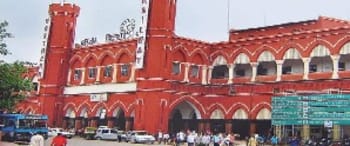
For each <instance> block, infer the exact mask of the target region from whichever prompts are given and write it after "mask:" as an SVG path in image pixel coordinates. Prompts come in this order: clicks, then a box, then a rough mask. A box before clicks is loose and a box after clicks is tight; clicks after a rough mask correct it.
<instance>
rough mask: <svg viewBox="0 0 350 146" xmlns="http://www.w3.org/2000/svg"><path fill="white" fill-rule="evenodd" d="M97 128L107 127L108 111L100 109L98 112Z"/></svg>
mask: <svg viewBox="0 0 350 146" xmlns="http://www.w3.org/2000/svg"><path fill="white" fill-rule="evenodd" d="M96 120H97V126H106V125H107V110H106V109H105V108H103V107H100V108H99V109H98V110H97V112H96Z"/></svg>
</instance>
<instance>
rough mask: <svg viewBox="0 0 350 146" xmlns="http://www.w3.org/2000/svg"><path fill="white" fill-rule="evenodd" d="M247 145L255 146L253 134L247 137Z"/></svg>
mask: <svg viewBox="0 0 350 146" xmlns="http://www.w3.org/2000/svg"><path fill="white" fill-rule="evenodd" d="M248 146H257V141H256V138H255V136H254V135H252V136H251V137H250V138H249V141H248Z"/></svg>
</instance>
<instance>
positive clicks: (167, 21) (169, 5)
mask: <svg viewBox="0 0 350 146" xmlns="http://www.w3.org/2000/svg"><path fill="white" fill-rule="evenodd" d="M144 2H149V9H148V10H144V9H142V11H148V20H146V21H147V22H146V23H147V31H146V36H147V38H146V43H145V44H146V46H145V56H144V57H145V59H144V67H143V68H142V69H140V70H139V73H138V77H141V78H152V77H160V76H162V72H164V68H165V65H166V50H164V47H165V46H166V45H170V44H172V40H173V39H172V38H173V36H174V30H175V15H176V2H177V0H142V3H144ZM142 21H144V20H142Z"/></svg>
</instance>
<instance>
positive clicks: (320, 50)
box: [311, 45, 330, 57]
mask: <svg viewBox="0 0 350 146" xmlns="http://www.w3.org/2000/svg"><path fill="white" fill-rule="evenodd" d="M329 55H330V52H329V49H328V48H327V47H325V46H323V45H318V46H316V47H315V48H314V49H313V50H312V52H311V57H324V56H329Z"/></svg>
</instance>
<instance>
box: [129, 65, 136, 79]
mask: <svg viewBox="0 0 350 146" xmlns="http://www.w3.org/2000/svg"><path fill="white" fill-rule="evenodd" d="M130 66H131V74H130V78H129V82H133V81H135V71H136V69H135V64H134V63H130Z"/></svg>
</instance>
